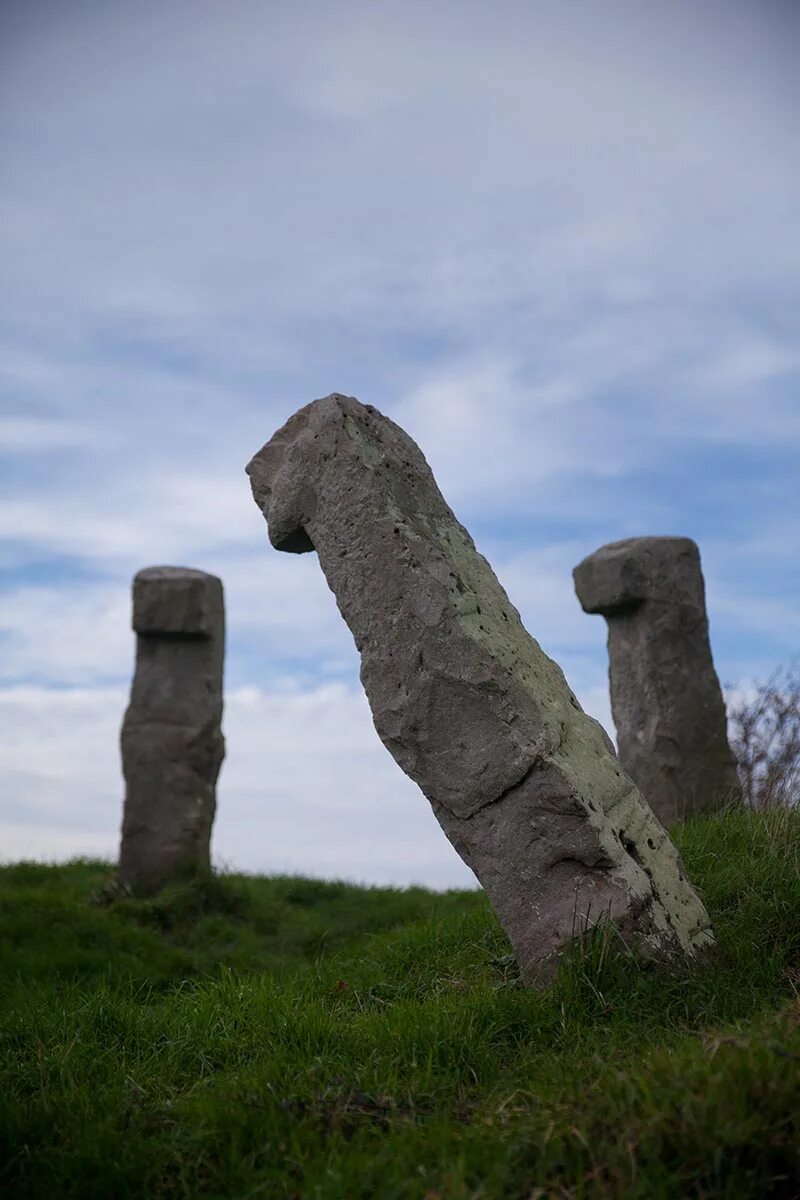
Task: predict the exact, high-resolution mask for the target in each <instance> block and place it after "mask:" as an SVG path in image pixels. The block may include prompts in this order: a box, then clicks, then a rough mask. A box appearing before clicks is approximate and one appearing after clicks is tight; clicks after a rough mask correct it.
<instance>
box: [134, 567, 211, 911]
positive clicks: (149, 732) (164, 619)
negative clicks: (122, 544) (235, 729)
mask: <svg viewBox="0 0 800 1200" xmlns="http://www.w3.org/2000/svg"><path fill="white" fill-rule="evenodd" d="M133 627H134V630H135V631H136V634H137V639H136V671H135V674H134V678H133V686H132V688H131V698H130V704H129V706H128V710H127V712H126V713H125V719H124V721H123V725H122V738H121V743H122V770H123V774H124V776H125V808H124V812H123V819H122V842H121V845H120V860H119V880H120V883H122V884H123V885H124V886H126V887H128V888H130V889H131V891H133V892H134V893H135V894H137V895H151V894H153V893H154V892H157V891H158V890H159V889H160V888H161V887H163V885H164V884H165V883H166V882H167V881H168V880H171V879H175V878H177V877H180V876H182V875H186V874H192V873H196V872H200V871H207V870H208V869H209V866H210V841H211V826H212V823H213V820H214V811H215V807H216V782H217V776H218V774H219V769H220V766H221V765H222V759H223V756H224V753H225V742H224V739H223V736H222V732H221V730H220V721H221V719H222V668H223V659H224V653H225V610H224V602H223V594H222V583H221V582H220V580H219V579H217V577H216V576H215V575H207V574H206V573H205V572H204V571H192V570H190V569H189V568H186V567H149V568H147V569H146V570H144V571H139V573H138V574H137V575H136V577H135V579H134V581H133Z"/></svg>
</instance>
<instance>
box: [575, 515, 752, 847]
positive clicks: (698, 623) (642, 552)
mask: <svg viewBox="0 0 800 1200" xmlns="http://www.w3.org/2000/svg"><path fill="white" fill-rule="evenodd" d="M574 578H575V590H576V592H577V594H578V599H579V600H580V602H581V605H582V607H583V608H584V609H585V611H586V612H589V613H602V615H603V616H604V617H605V618H606V620H607V622H608V654H609V679H610V682H611V708H612V712H613V714H614V722H615V724H616V727H617V739H618V743H619V758H620V762H621V763H622V766H623V767H624V769H625V770H626V771H627V772H628V774H629V775H630V776H631V778H632V779H633V780H635V782H636V784H637V786H638V787H639V788H640V790H641V792H642V794H643V795H644V796H645V798H646V799H647V801H648V803H649V804H650V807H651V808H652V809H653V811H654V812H655V814H656V816H657V817H658V818H659V820H660V821H662V822H663V823H664V824H665V825H669V824H671V823H672V822H673V821H675V820H678V819H681V818H683V817H686V816H691V815H692V814H693V813H698V812H709V811H712V810H714V809H717V808H719V807H721V806H722V805H723V804H725V803H726V802H728V801H731V800H741V789H740V786H739V780H738V778H737V775H736V766H735V764H734V760H733V755H732V754H731V751H730V747H729V746H728V740H727V728H726V720H725V704H724V702H723V699H722V691H721V689H720V686H719V680H718V678H717V673H716V671H715V670H714V663H713V661H712V658H711V647H710V645H709V641H708V618H707V616H706V602H705V588H704V584H703V572H702V570H701V567H700V552H699V550H698V549H697V546H696V545H695V543H694V542H693V541H692V540H691V538H682V537H642V538H628V539H627V540H626V541H623V542H612V543H610V544H609V545H608V546H603V547H601V549H599V550H597V551H596V552H595V553H594V554H591V555H589V557H588V558H585V559H584V560H583V562H582V563H580V564H579V565H578V566H577V567H576V568H575V571H574Z"/></svg>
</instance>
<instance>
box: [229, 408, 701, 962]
mask: <svg viewBox="0 0 800 1200" xmlns="http://www.w3.org/2000/svg"><path fill="white" fill-rule="evenodd" d="M247 470H248V474H249V475H250V479H251V483H252V488H253V494H254V497H255V500H256V502H257V504H258V505H259V507H260V508H261V509H262V511H263V513H264V515H265V516H266V519H267V523H268V528H269V536H270V540H271V542H272V544H273V545H274V546H275V547H276V548H277V549H279V550H288V551H291V552H294V553H303V552H304V551H309V550H314V549H315V550H316V551H317V554H318V556H319V561H320V564H321V566H322V569H323V571H324V573H325V576H326V578H327V581H328V583H329V585H330V587H331V589H332V591H333V592H334V594H335V596H336V600H337V603H338V605H339V609H340V611H341V613H342V616H343V617H344V619H345V621H346V622H347V624H348V625H349V627H350V630H351V631H352V633H353V636H354V638H355V642H356V646H357V648H358V650H359V651H360V653H361V678H362V681H363V684H364V687H365V689H366V693H367V697H368V699H369V702H370V705H371V708H372V715H373V719H374V722H375V727H376V729H377V731H378V734H379V736H380V738H381V740H382V741H383V743H384V744H385V746H386V747H387V749H388V750H389V751H390V752H391V754H392V755H393V756H394V758H395V759H396V760H397V762H398V763H399V764H400V766H401V767H402V768H403V770H404V771H405V772H406V773H407V774H408V775H410V776H411V778H412V779H414V780H415V781H416V782H417V783H418V784H419V786H420V787H421V789H422V791H423V792H424V793H425V795H426V796H427V797H428V799H429V800H430V802H431V805H432V807H433V810H434V812H435V814H436V816H437V818H438V820H439V822H440V824H441V826H442V828H443V829H444V831H445V833H446V834H447V836H448V838H449V839H450V841H451V842H452V843H453V845H454V846H455V847H456V849H457V850H458V852H459V854H460V855H461V856H462V858H463V859H464V860H465V862H467V863H468V865H469V866H470V867H471V868H472V869H473V871H474V872H475V874H476V875H477V877H478V879H479V880H480V881H481V883H482V884H483V886H484V888H485V889H486V892H487V893H488V896H489V898H490V900H491V902H492V904H493V906H494V908H495V911H496V913H497V915H498V917H499V919H500V921H501V923H502V925H503V926H504V928H505V929H506V931H507V933H508V934H509V936H510V938H511V941H512V943H513V945H514V949H515V951H516V954H517V956H518V960H519V963H520V965H521V968H522V970H523V973H524V975H525V977H526V978H527V979H528V980H529V981H530V982H539V981H544V980H546V979H548V978H549V977H550V976H551V975H552V972H553V969H554V966H555V963H556V962H557V959H558V956H559V954H560V952H561V951H562V950H563V948H564V947H565V946H566V945H567V943H569V942H570V941H571V939H572V937H573V936H574V935H575V934H576V933H578V932H581V931H582V930H583V929H584V928H585V927H586V925H587V923H588V924H592V923H594V922H595V921H596V920H597V919H599V918H600V917H601V915H603V914H607V915H610V917H611V918H612V919H613V920H614V921H615V922H616V923H617V925H618V927H619V929H620V931H621V932H622V934H623V935H624V936H625V937H626V938H627V939H628V940H629V941H630V942H631V944H633V945H635V946H636V947H637V948H638V950H639V951H640V952H642V953H644V954H646V955H649V956H654V957H657V958H661V959H673V958H681V957H692V956H693V955H694V954H695V953H697V952H698V951H699V950H700V949H701V948H703V947H704V946H706V945H707V944H709V943H710V942H711V940H712V937H711V932H710V928H709V922H708V916H707V914H706V912H705V909H704V908H703V906H702V904H701V903H700V901H699V900H698V898H697V896H696V895H695V893H694V892H693V890H692V888H691V885H690V884H689V882H688V881H687V879H686V877H685V875H684V873H683V869H682V866H681V863H680V859H679V857H678V855H677V852H676V850H675V848H674V847H673V845H672V843H671V842H670V840H669V838H668V837H667V835H666V833H665V832H664V830H663V828H662V827H661V826H660V825H659V824H658V822H657V821H656V819H655V817H654V816H653V814H652V812H651V811H650V809H649V808H648V806H647V805H646V804H645V803H644V801H643V800H642V798H641V796H640V795H639V793H638V792H637V790H636V788H635V786H634V785H633V783H632V782H631V781H630V779H628V778H627V777H626V776H625V775H624V774H623V772H622V771H621V769H620V766H619V763H618V762H617V759H616V757H615V755H614V752H613V748H611V746H610V742H609V741H608V738H607V736H606V735H605V733H604V732H603V730H602V729H601V727H600V725H599V724H598V723H597V722H596V721H593V720H592V719H591V718H590V717H588V716H587V715H586V714H585V713H584V712H583V711H582V709H581V707H580V705H579V704H578V701H577V700H576V699H575V697H574V695H573V694H572V692H571V691H570V689H569V687H568V685H567V683H566V680H565V679H564V676H563V674H562V673H561V671H560V669H559V668H558V666H556V664H555V663H554V662H552V661H551V660H550V659H549V658H547V656H546V655H545V654H544V653H543V652H542V650H541V649H540V647H539V646H538V645H537V643H536V642H535V641H534V640H533V639H532V638H531V637H530V636H529V635H528V634H527V633H526V631H525V629H524V628H523V626H522V623H521V621H520V618H519V614H518V613H517V612H516V610H515V609H514V607H513V606H512V604H511V603H510V601H509V599H508V597H507V596H506V594H505V592H504V591H503V589H502V587H501V586H500V584H499V583H498V581H497V579H496V577H495V575H494V574H493V572H492V570H491V568H490V566H489V564H488V563H487V562H486V560H485V559H484V558H482V557H481V556H480V555H479V554H478V553H477V551H476V549H475V546H474V544H473V542H472V540H471V538H470V536H469V534H468V533H467V532H466V530H465V529H464V528H463V527H462V526H461V525H459V523H458V521H457V520H456V518H455V517H454V515H453V513H452V512H451V510H450V509H449V508H448V506H447V504H446V503H445V501H444V499H443V497H442V495H441V493H440V491H439V489H438V488H437V486H436V482H435V480H434V478H433V475H432V473H431V471H430V468H429V467H428V464H427V463H426V461H425V459H424V457H423V455H422V453H421V452H420V450H419V448H418V447H417V446H416V444H415V443H414V442H413V441H412V440H411V438H409V437H408V436H407V434H405V433H404V432H403V431H402V430H401V429H399V428H398V427H397V426H396V425H394V424H393V423H392V422H391V421H389V420H387V418H385V417H383V416H382V415H381V414H380V413H379V412H377V411H376V409H374V408H372V407H371V406H364V405H362V404H359V402H358V401H357V400H355V399H353V398H350V397H345V396H339V395H333V396H328V397H327V398H325V399H324V400H318V401H316V402H315V403H313V404H310V405H308V406H307V407H305V408H303V409H301V410H300V411H299V412H298V413H296V414H295V415H294V416H293V417H292V418H291V419H290V420H289V421H288V422H287V424H286V425H285V426H284V427H283V428H282V429H280V430H279V431H278V432H277V433H276V434H275V436H274V437H273V438H272V439H271V440H270V441H269V442H268V443H267V445H266V446H264V447H263V449H262V450H260V451H259V453H258V454H256V456H255V457H254V458H253V460H252V461H251V463H250V464H249V466H248V468H247Z"/></svg>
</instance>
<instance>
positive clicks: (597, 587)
mask: <svg viewBox="0 0 800 1200" xmlns="http://www.w3.org/2000/svg"><path fill="white" fill-rule="evenodd" d="M687 571H688V572H699V571H700V551H699V550H698V549H697V544H696V543H695V542H693V541H692V539H691V538H687V537H638V538H625V539H624V540H623V541H621V542H609V543H608V545H606V546H601V547H600V549H599V550H595V552H594V554H590V555H589V556H588V558H584V560H583V562H580V563H578V565H577V567H576V568H575V570H574V571H573V572H572V578H573V579H574V581H575V592H576V594H577V596H578V599H579V600H580V602H581V607H582V608H583V611H584V612H587V613H602V614H603V615H604V616H616V615H618V614H619V613H624V612H629V611H630V610H631V609H634V608H636V607H637V606H638V605H639V604H641V603H642V601H643V600H648V599H652V598H654V597H655V596H656V595H658V594H659V593H663V591H664V588H665V585H668V581H669V580H671V579H673V580H674V579H675V578H676V577H677V576H680V575H683V574H685V573H686V572H687Z"/></svg>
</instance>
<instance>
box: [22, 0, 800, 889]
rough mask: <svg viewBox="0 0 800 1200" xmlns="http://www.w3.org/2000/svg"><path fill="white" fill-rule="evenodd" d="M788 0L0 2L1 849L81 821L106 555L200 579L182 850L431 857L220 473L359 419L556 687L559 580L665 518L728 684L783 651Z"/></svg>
mask: <svg viewBox="0 0 800 1200" xmlns="http://www.w3.org/2000/svg"><path fill="white" fill-rule="evenodd" d="M799 34H800V6H798V5H797V4H796V3H794V2H793V0H784V2H781V0H759V2H758V3H756V2H755V0H751V2H750V3H747V4H741V5H740V4H739V3H737V0H704V2H703V3H702V4H698V3H697V0H629V2H622V0H583V2H578V0H575V2H574V3H564V0H553V2H549V0H526V2H524V3H523V2H515V0H509V2H508V3H501V4H499V5H488V4H479V3H474V2H472V0H457V2H455V0H452V2H442V3H433V4H431V3H418V2H417V0H403V2H402V3H400V2H398V3H394V2H392V0H388V2H386V3H375V2H374V0H369V2H365V3H360V2H359V0H348V2H345V3H342V4H338V5H332V4H325V3H322V2H321V0H294V2H293V3H292V4H284V5H278V4H277V3H274V2H263V0H226V2H225V3H224V4H223V3H212V2H211V0H191V2H189V0H170V2H169V3H164V2H163V0H141V2H139V3H136V4H123V3H114V2H109V0H96V2H93V0H57V2H55V0H50V2H48V0H33V2H29V0H7V2H6V3H4V4H2V5H1V6H0V163H2V171H1V172H0V264H2V266H1V267H0V270H2V293H3V296H4V303H3V305H2V311H1V312H0V388H1V391H0V403H1V404H2V418H1V419H0V446H1V447H2V460H1V463H2V465H1V467H0V489H2V501H3V503H2V507H1V508H0V538H2V542H1V543H0V856H2V857H4V858H12V859H13V858H18V857H21V856H25V857H39V858H63V857H69V856H71V855H75V854H84V853H85V854H100V855H105V856H108V857H109V858H112V857H113V855H114V853H115V851H116V845H117V837H118V828H119V821H120V814H121V802H122V785H121V777H120V767H119V752H118V743H117V738H118V729H119V723H120V720H121V717H122V713H123V710H124V707H125V703H126V697H127V689H128V686H129V682H130V674H131V668H132V662H133V651H134V645H133V637H132V635H131V633H130V628H129V622H130V611H129V605H130V597H129V587H130V579H131V576H132V575H133V573H134V572H135V571H136V570H137V569H138V568H140V567H142V566H146V565H151V564H155V563H177V564H183V565H189V566H195V567H200V568H203V569H206V570H210V571H214V572H216V573H218V574H220V575H221V576H222V578H223V580H224V583H225V589H226V598H227V612H228V626H229V644H228V659H227V676H226V684H227V690H226V716H225V732H226V736H227V741H228V757H227V760H226V763H225V765H224V767H223V771H222V775H221V779H220V788H219V810H218V818H217V823H216V827H215V842H214V848H215V854H216V858H217V860H218V861H219V862H222V863H226V864H228V865H230V866H235V867H240V868H243V869H250V870H281V871H303V872H308V873H313V874H320V875H326V876H345V877H348V878H354V879H366V880H374V881H382V882H383V881H392V882H397V883H408V882H411V881H417V882H424V883H428V884H432V885H435V886H447V885H449V884H456V883H464V882H468V881H469V880H470V879H471V876H470V875H469V873H468V872H467V870H466V868H465V867H464V866H463V865H462V864H461V863H460V861H459V860H458V858H457V857H456V855H455V853H454V851H452V849H451V848H450V846H449V845H448V843H447V842H446V840H445V838H444V836H443V835H442V834H441V832H440V831H439V828H438V826H437V825H436V823H435V821H434V820H433V818H432V816H431V815H430V812H429V809H428V806H427V803H426V801H425V800H424V798H423V797H422V796H421V794H420V793H419V792H418V791H417V789H416V788H415V787H414V785H412V784H411V783H410V782H409V781H408V780H406V779H405V778H404V777H403V775H402V774H401V772H400V771H399V768H397V767H396V766H395V764H394V762H393V761H392V760H391V758H390V757H389V755H388V754H387V753H386V752H385V751H384V750H383V748H382V747H381V745H380V743H379V742H378V739H377V736H376V735H375V733H374V730H373V728H372V725H371V722H370V718H369V712H368V709H367V706H366V702H365V700H364V698H363V696H362V694H361V692H360V688H359V684H358V675H357V671H358V663H357V656H356V653H355V650H354V647H353V644H352V640H351V638H350V635H349V633H348V631H347V629H346V628H345V627H344V626H343V624H342V622H341V620H340V618H339V616H338V612H337V610H336V607H335V604H334V601H333V598H332V596H331V595H330V593H329V592H328V591H327V588H326V585H325V583H324V580H323V578H322V575H321V573H320V571H319V567H318V565H317V562H316V559H315V557H314V556H313V555H307V556H304V557H302V558H293V557H290V556H286V555H278V554H276V553H274V552H273V551H272V550H271V549H270V547H269V544H268V542H267V538H266V528H265V525H264V523H263V519H262V517H261V515H260V514H259V512H258V511H257V509H256V507H255V505H254V504H253V502H252V500H251V498H250V493H249V488H248V484H247V480H246V478H245V475H244V465H245V463H246V462H247V460H248V459H249V458H250V456H251V455H252V454H253V453H254V452H255V450H256V449H258V447H259V446H260V445H261V444H262V443H263V442H264V441H266V439H267V438H268V437H269V436H270V435H271V434H272V432H273V431H274V430H275V428H276V427H277V426H278V425H280V424H282V423H283V421H284V420H285V419H286V418H287V417H288V416H289V415H290V414H291V413H292V412H293V411H294V410H295V409H296V408H298V407H299V406H300V405H301V404H304V403H306V402H307V401H309V400H311V399H314V398H315V397H318V396H323V395H325V394H327V393H329V392H331V391H342V392H346V393H348V394H353V395H356V396H358V397H359V398H360V399H362V400H364V401H365V402H369V403H373V404H375V405H377V406H378V407H379V408H381V409H382V410H383V411H384V412H386V413H387V414H388V415H390V416H391V417H392V418H394V419H395V420H396V421H398V422H400V423H401V424H402V425H403V426H404V427H405V428H406V429H407V430H408V431H409V432H410V433H411V434H412V435H413V436H414V437H415V438H416V439H417V441H418V442H419V443H420V445H421V446H422V448H423V450H424V452H425V453H426V455H427V457H428V459H429V461H430V463H431V465H432V467H433V469H434V471H435V473H436V475H437V477H438V479H439V482H440V484H441V486H442V489H443V491H444V492H445V495H446V496H447V498H448V500H449V501H450V503H451V504H452V506H453V507H454V508H455V510H456V512H457V514H458V515H459V517H460V518H461V520H462V521H463V522H464V523H465V524H466V525H467V526H468V527H469V528H470V530H471V532H472V533H473V535H474V536H475V538H476V541H477V542H478V545H479V547H480V549H481V550H482V551H483V552H484V553H485V554H486V555H487V556H488V557H489V559H490V561H491V562H492V563H493V565H494V566H495V569H496V570H497V572H498V574H499V576H500V578H501V580H502V582H503V583H504V584H505V586H506V588H507V590H508V591H509V593H510V595H511V597H512V600H513V601H514V602H515V603H516V605H517V607H518V608H519V609H520V610H521V612H522V615H523V619H524V620H525V622H526V624H527V626H528V628H529V629H530V631H531V632H532V633H533V634H534V636H535V637H537V638H538V640H539V641H540V642H541V643H542V645H543V646H544V648H545V649H546V650H547V651H548V653H550V654H551V655H553V656H554V657H555V658H556V659H557V660H558V661H559V662H560V663H561V665H562V666H563V668H564V669H565V671H566V673H567V677H568V679H569V680H570V682H571V684H572V685H573V687H574V688H575V689H576V690H577V692H578V694H579V696H580V697H581V699H582V701H583V703H584V705H585V706H586V707H587V708H588V709H589V711H590V712H592V713H593V714H594V715H595V716H597V717H599V718H600V719H601V720H602V721H603V722H604V723H605V724H606V725H610V716H609V711H608V699H607V687H606V657H605V644H604V641H605V629H604V623H603V622H602V620H601V619H600V618H590V617H586V616H584V615H583V614H582V613H581V611H580V608H579V606H578V604H577V601H576V600H575V598H574V594H573V591H572V584H571V578H570V571H571V568H572V566H573V565H574V564H575V563H576V562H577V561H578V560H579V559H580V558H582V557H583V556H584V555H585V554H587V553H589V552H590V551H592V550H594V549H595V548H596V547H597V546H598V545H600V544H602V543H603V542H606V541H610V540H613V539H616V538H620V537H625V536H630V535H634V534H666V533H672V534H687V535H689V536H692V537H694V538H695V539H696V540H697V541H698V542H699V544H700V547H701V552H702V555H703V560H704V564H705V570H706V579H707V588H708V602H709V612H710V618H711V633H712V644H713V648H714V652H715V657H716V661H717V665H718V669H719V673H720V676H721V677H722V679H723V681H725V682H731V683H734V682H737V681H742V680H746V679H748V678H758V677H760V676H762V675H764V674H766V673H767V672H769V671H770V670H772V669H773V668H774V667H776V666H777V665H779V664H780V663H782V662H785V661H786V660H787V659H788V658H789V657H790V656H792V655H793V654H796V653H797V652H798V649H800V611H799V610H798V604H797V596H798V591H799V590H800V589H799V588H798V583H799V582H800V567H799V566H798V564H800V520H799V519H798V500H799V499H800V484H799V483H798V466H797V464H798V456H799V455H800V132H799V131H798V120H797V114H798V111H800V76H798V73H797V46H798V35H799Z"/></svg>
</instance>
